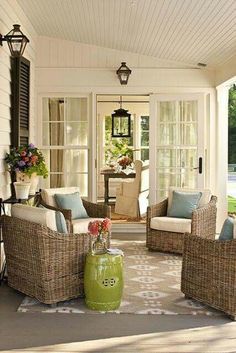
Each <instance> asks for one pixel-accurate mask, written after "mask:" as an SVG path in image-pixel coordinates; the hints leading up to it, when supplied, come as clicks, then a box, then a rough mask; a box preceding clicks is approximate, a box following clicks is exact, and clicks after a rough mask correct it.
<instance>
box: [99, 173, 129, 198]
mask: <svg viewBox="0 0 236 353" xmlns="http://www.w3.org/2000/svg"><path fill="white" fill-rule="evenodd" d="M101 174H102V175H104V202H105V204H108V203H109V199H114V198H115V197H112V196H109V179H114V178H116V179H130V178H132V179H133V178H135V171H134V172H132V173H130V174H128V175H127V174H125V173H124V172H122V171H121V172H115V171H114V170H112V169H111V170H103V171H101Z"/></svg>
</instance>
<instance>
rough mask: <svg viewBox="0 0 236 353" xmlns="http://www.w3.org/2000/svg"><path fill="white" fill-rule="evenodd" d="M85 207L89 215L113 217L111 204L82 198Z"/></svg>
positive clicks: (92, 216) (93, 216)
mask: <svg viewBox="0 0 236 353" xmlns="http://www.w3.org/2000/svg"><path fill="white" fill-rule="evenodd" d="M82 201H83V205H84V208H85V209H86V211H87V213H88V215H89V217H91V218H106V217H107V218H111V206H107V205H103V204H97V203H93V202H89V201H87V200H82Z"/></svg>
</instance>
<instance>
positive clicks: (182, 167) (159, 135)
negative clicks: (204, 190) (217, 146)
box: [150, 94, 204, 202]
mask: <svg viewBox="0 0 236 353" xmlns="http://www.w3.org/2000/svg"><path fill="white" fill-rule="evenodd" d="M202 102H203V100H202V97H200V95H198V94H196V95H192V98H187V99H186V98H185V97H184V96H183V97H181V96H174V97H173V96H172V97H168V96H159V95H153V97H152V98H151V112H152V115H151V125H150V130H151V131H154V132H153V134H152V142H151V152H150V153H151V155H152V157H151V159H153V161H154V163H152V164H151V165H152V166H151V169H152V171H151V169H150V172H151V175H152V177H151V180H150V182H151V190H152V191H153V195H155V196H154V197H153V200H152V201H153V202H156V201H159V200H160V199H163V198H164V197H165V196H167V194H168V189H169V187H170V186H176V187H183V188H184V187H188V188H197V187H202V186H203V185H202V184H203V183H202V181H203V176H202V175H199V173H198V168H197V167H198V159H199V157H200V156H201V157H203V152H204V145H203V143H204V142H203V141H204V139H203V136H204V131H203V123H202V118H203V110H202V106H203V103H202Z"/></svg>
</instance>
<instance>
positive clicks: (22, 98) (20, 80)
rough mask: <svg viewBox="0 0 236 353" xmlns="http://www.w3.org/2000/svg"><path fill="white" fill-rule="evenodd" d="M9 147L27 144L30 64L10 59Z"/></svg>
mask: <svg viewBox="0 0 236 353" xmlns="http://www.w3.org/2000/svg"><path fill="white" fill-rule="evenodd" d="M11 93H12V94H11V145H12V146H13V147H17V146H19V145H24V144H28V143H29V108H30V62H29V61H28V60H27V59H25V58H23V57H19V58H18V57H17V58H14V57H12V58H11Z"/></svg>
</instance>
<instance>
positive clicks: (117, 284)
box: [84, 254, 123, 311]
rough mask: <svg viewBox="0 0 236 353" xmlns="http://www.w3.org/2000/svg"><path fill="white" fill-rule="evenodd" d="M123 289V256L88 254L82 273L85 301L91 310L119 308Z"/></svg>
mask: <svg viewBox="0 0 236 353" xmlns="http://www.w3.org/2000/svg"><path fill="white" fill-rule="evenodd" d="M122 290H123V256H122V255H109V254H101V255H94V254H88V255H87V257H86V264H85V274H84V291H85V303H86V305H87V306H88V307H89V308H90V309H93V310H99V311H108V310H115V309H117V308H119V306H120V302H121V297H122Z"/></svg>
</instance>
